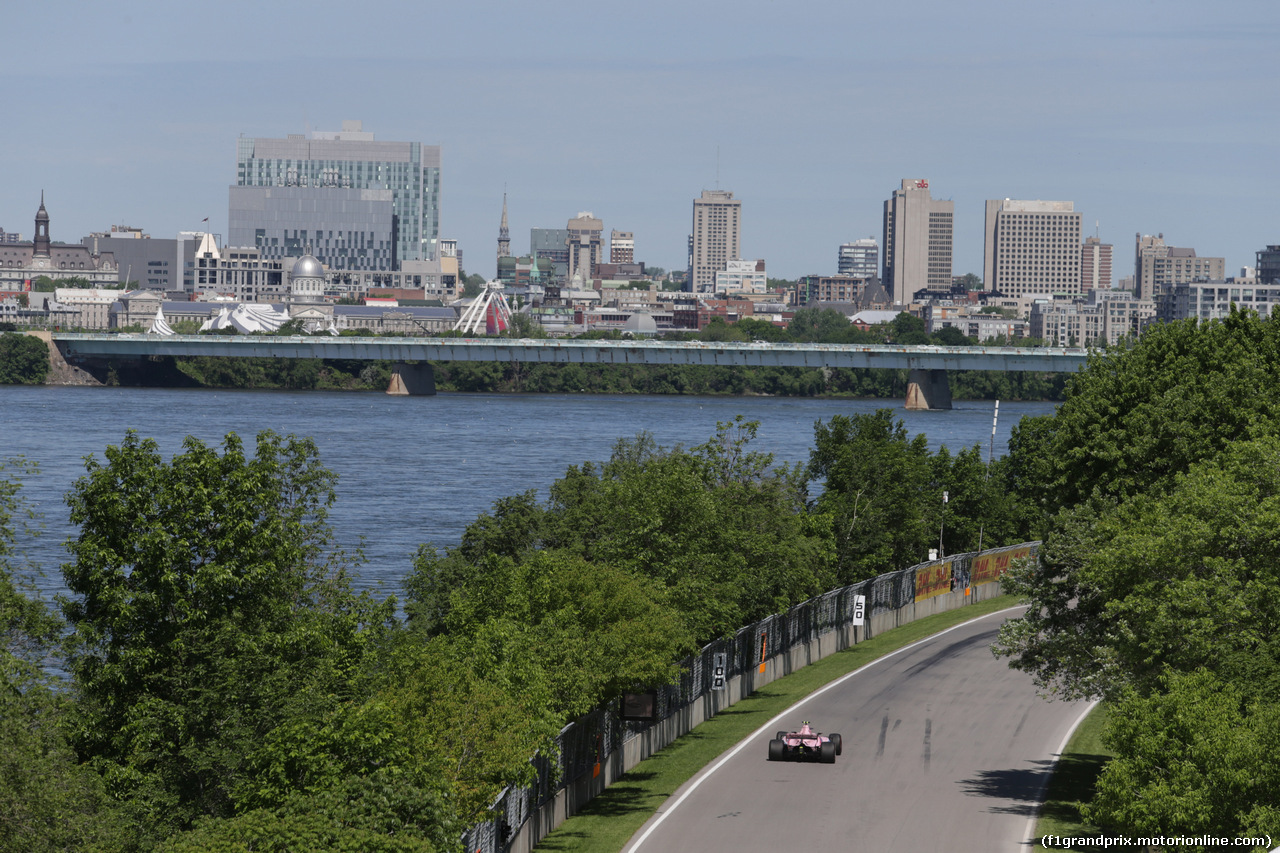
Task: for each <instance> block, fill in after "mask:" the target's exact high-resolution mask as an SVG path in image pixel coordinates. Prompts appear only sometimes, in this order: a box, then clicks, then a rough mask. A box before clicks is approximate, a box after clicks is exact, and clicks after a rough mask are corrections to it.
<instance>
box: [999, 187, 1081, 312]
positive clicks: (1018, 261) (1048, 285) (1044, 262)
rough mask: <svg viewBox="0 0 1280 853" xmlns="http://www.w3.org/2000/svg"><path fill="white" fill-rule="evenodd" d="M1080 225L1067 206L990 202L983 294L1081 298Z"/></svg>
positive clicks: (1059, 203)
mask: <svg viewBox="0 0 1280 853" xmlns="http://www.w3.org/2000/svg"><path fill="white" fill-rule="evenodd" d="M1080 220H1081V215H1080V214H1079V213H1077V212H1076V211H1075V204H1074V203H1073V202H1069V201H1017V200H1014V199H1007V198H1006V199H992V200H989V201H988V202H987V215H986V224H985V233H986V240H985V241H984V246H983V255H982V272H983V279H982V280H983V282H984V283H985V287H986V289H987V290H993V291H996V292H998V293H1000V294H1003V295H1004V296H1011V297H1015V298H1018V297H1022V296H1029V295H1032V294H1078V293H1080Z"/></svg>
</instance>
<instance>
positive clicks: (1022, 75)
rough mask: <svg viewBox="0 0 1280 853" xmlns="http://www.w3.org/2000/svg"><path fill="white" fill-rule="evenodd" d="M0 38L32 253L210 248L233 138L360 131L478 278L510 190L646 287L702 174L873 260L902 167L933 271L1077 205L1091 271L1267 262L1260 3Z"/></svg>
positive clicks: (1268, 22)
mask: <svg viewBox="0 0 1280 853" xmlns="http://www.w3.org/2000/svg"><path fill="white" fill-rule="evenodd" d="M5 30H6V32H8V33H9V34H10V35H11V37H10V38H7V39H6V40H5V46H4V50H3V51H2V52H0V71H2V72H3V73H0V80H3V81H4V86H5V91H6V96H5V98H4V107H3V109H4V112H5V117H6V121H5V126H6V133H5V137H4V142H3V144H2V145H0V151H3V153H4V157H3V162H4V180H3V183H2V185H0V186H2V189H0V227H3V228H5V229H6V230H9V231H20V232H22V233H23V234H24V235H26V238H27V239H30V236H31V231H32V220H33V217H34V214H35V210H36V207H37V206H38V204H39V197H40V192H41V190H44V192H45V196H46V203H47V205H48V209H49V212H50V216H51V218H52V227H51V234H52V236H53V238H54V239H55V240H63V241H67V242H71V241H78V240H79V239H80V238H81V237H82V236H84V235H86V234H88V233H89V232H90V231H99V230H106V229H108V228H109V227H110V226H111V225H112V224H127V225H133V226H136V227H141V228H144V229H146V230H147V231H149V232H150V233H151V234H152V235H154V236H156V237H172V236H173V235H174V234H175V233H176V232H177V231H179V230H190V229H196V228H199V226H200V222H201V220H202V219H204V218H205V217H206V216H207V217H209V222H210V225H211V226H212V229H211V230H213V231H215V232H218V233H221V234H223V235H225V234H226V233H227V187H228V186H229V185H230V184H232V183H233V182H234V180H235V176H234V171H235V140H236V137H237V136H239V135H241V134H243V135H246V136H262V137H283V136H285V135H286V134H288V133H303V132H306V131H309V130H335V129H338V128H339V127H340V126H341V122H342V120H343V119H360V120H362V121H363V122H364V129H365V130H369V131H373V132H374V133H375V134H376V135H377V138H379V139H384V140H396V141H420V142H424V143H428V144H437V145H440V146H442V148H443V155H442V156H443V175H442V180H441V184H442V213H441V231H442V236H445V237H452V238H456V239H457V240H458V241H459V245H460V246H461V248H462V249H463V251H464V261H465V265H466V267H467V269H468V271H469V272H478V273H481V274H483V275H486V276H492V275H493V273H494V260H493V258H494V250H495V247H496V242H495V241H496V238H497V231H498V222H499V218H500V215H501V206H502V193H503V190H504V188H505V189H506V191H507V193H508V197H509V208H510V221H511V233H512V249H513V250H514V251H516V252H520V253H523V252H526V251H528V247H529V228H530V227H534V226H538V227H553V228H563V227H564V224H565V222H566V221H567V220H568V219H569V218H571V217H573V216H574V215H576V214H577V212H578V211H580V210H590V211H593V212H594V213H595V214H596V215H597V216H599V217H601V218H602V219H603V220H604V227H605V230H606V231H608V230H610V229H613V228H617V229H619V230H623V231H633V232H634V233H635V242H636V255H637V258H638V259H640V260H644V261H646V262H647V263H649V264H651V265H658V266H663V267H666V268H668V269H670V268H679V267H683V265H684V259H685V241H686V236H687V234H688V232H689V228H690V218H691V207H692V205H691V202H692V199H693V198H694V197H696V196H697V195H698V194H699V192H700V191H701V190H702V189H711V188H715V187H716V186H717V181H718V185H719V187H720V188H722V189H727V190H732V191H733V192H734V193H735V195H736V196H737V197H738V198H741V199H742V202H743V240H742V246H743V254H744V255H746V256H747V257H749V258H756V257H763V258H765V259H766V260H767V261H768V269H769V272H770V274H771V275H773V276H776V277H786V278H792V277H795V276H799V275H804V274H807V273H831V272H834V271H835V264H836V252H837V247H838V246H839V244H840V243H842V242H846V241H849V240H853V239H857V238H859V237H867V236H874V237H875V238H876V239H877V241H879V240H880V239H881V215H882V206H883V202H884V200H885V199H886V198H887V197H888V196H889V195H890V194H891V192H892V190H893V189H895V188H896V187H897V186H898V185H899V182H900V180H901V179H902V178H907V177H910V178H916V177H920V178H928V179H929V181H930V185H931V189H932V191H933V194H934V197H935V198H951V199H953V200H954V201H955V206H956V218H955V263H954V271H955V273H956V274H957V275H959V274H963V273H966V272H977V273H979V274H981V272H982V218H983V205H984V201H985V200H986V199H988V198H1023V199H1054V200H1070V201H1074V202H1075V205H1076V210H1078V211H1081V212H1082V213H1083V214H1084V221H1085V222H1086V224H1087V228H1086V231H1087V233H1089V234H1092V233H1093V231H1094V222H1095V221H1098V222H1099V223H1100V226H1099V233H1100V235H1101V237H1102V238H1103V241H1104V242H1110V243H1113V244H1114V245H1115V247H1116V251H1115V254H1116V273H1115V274H1116V276H1117V277H1119V276H1121V275H1127V274H1129V273H1131V272H1132V266H1133V261H1132V257H1133V248H1132V247H1133V238H1134V234H1135V233H1136V232H1142V233H1144V234H1155V233H1157V232H1163V233H1164V235H1165V239H1166V241H1167V242H1169V243H1170V244H1171V245H1176V246H1190V247H1192V248H1195V249H1196V250H1197V251H1198V253H1199V254H1201V255H1212V256H1224V257H1225V258H1226V261H1227V270H1228V274H1233V273H1234V272H1236V271H1237V268H1238V267H1240V266H1244V265H1252V264H1253V262H1254V252H1255V251H1256V250H1258V249H1261V248H1263V247H1264V246H1265V245H1267V244H1268V243H1272V244H1275V243H1280V222H1278V221H1277V213H1276V199H1277V197H1278V196H1280V193H1278V192H1277V189H1278V187H1277V183H1278V181H1280V168H1278V167H1277V140H1280V109H1277V107H1280V87H1277V85H1276V84H1277V76H1280V74H1278V72H1277V70H1276V62H1275V48H1276V45H1277V44H1278V43H1280V4H1277V3H1276V2H1274V0H1226V2H1223V3H1219V4H1213V3H1207V2H1204V0H1164V2H1128V0H1121V2H1094V0H1085V2H1077V3H1074V4H1049V3H1042V2H1036V0H1030V1H1029V0H1018V2H1005V0H971V2H968V3H956V2H950V1H949V0H948V2H935V1H934V0H929V2H924V0H898V2H887V3H874V4H871V3H837V2H831V0H826V1H825V2H813V0H791V2H776V0H735V2H721V0H713V1H712V2H704V0H679V1H678V2H676V0H647V2H641V3H637V2H629V3H616V2H603V3H594V4H565V3H529V2H521V3H517V2H493V0H472V2H467V3H450V4H443V3H418V2H390V1H389V0H366V1H365V2H361V3H351V2H333V0H316V2H308V3H293V2H288V3H273V2H269V0H268V2H261V3H259V2H242V1H241V0H230V2H221V3H204V4H188V3H172V2H155V0H137V2H131V3H127V4H121V3H87V2H77V3H71V4H55V5H54V6H50V5H48V4H45V5H44V6H37V4H32V3H21V4H16V5H15V6H14V8H12V9H7V10H6V12H5ZM15 34H21V35H20V36H19V37H12V36H14V35H15Z"/></svg>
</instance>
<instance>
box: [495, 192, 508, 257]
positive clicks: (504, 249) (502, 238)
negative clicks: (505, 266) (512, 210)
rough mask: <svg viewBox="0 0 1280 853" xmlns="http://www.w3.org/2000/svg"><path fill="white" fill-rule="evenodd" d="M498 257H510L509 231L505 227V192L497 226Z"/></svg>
mask: <svg viewBox="0 0 1280 853" xmlns="http://www.w3.org/2000/svg"><path fill="white" fill-rule="evenodd" d="M498 257H499V258H509V257H511V231H510V230H509V229H508V228H507V194H506V193H503V194H502V225H501V226H500V227H499V228H498Z"/></svg>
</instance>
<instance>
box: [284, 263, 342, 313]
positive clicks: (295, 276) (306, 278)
mask: <svg viewBox="0 0 1280 853" xmlns="http://www.w3.org/2000/svg"><path fill="white" fill-rule="evenodd" d="M324 282H325V273H324V265H323V264H321V263H320V261H318V260H316V258H315V256H314V255H312V254H311V252H310V251H309V250H308V251H307V253H306V254H305V255H303V256H302V257H300V258H298V260H297V261H296V262H294V265H293V269H291V270H290V271H289V319H291V320H301V321H302V324H303V326H304V327H305V328H306V329H307V331H310V332H313V331H316V330H318V329H324V328H328V327H329V326H331V325H332V324H333V305H332V304H330V303H328V302H326V301H325V298H324Z"/></svg>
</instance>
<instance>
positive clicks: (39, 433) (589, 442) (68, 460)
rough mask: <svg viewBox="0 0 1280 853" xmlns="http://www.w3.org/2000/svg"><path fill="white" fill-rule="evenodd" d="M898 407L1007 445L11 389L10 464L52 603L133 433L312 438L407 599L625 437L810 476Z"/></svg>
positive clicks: (789, 402) (353, 398)
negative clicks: (835, 448)
mask: <svg viewBox="0 0 1280 853" xmlns="http://www.w3.org/2000/svg"><path fill="white" fill-rule="evenodd" d="M879 408H891V409H893V410H894V414H895V416H896V417H898V418H900V419H901V420H902V421H903V423H904V424H905V426H906V428H907V431H908V432H909V433H910V434H911V435H913V436H914V435H916V434H917V433H924V434H925V435H926V436H927V438H928V441H929V446H930V448H931V449H933V450H937V448H939V447H940V446H943V445H946V446H947V447H948V448H950V449H951V450H953V451H957V450H960V449H962V448H965V447H972V446H973V445H975V444H977V445H980V446H981V447H982V449H983V451H984V452H986V451H987V450H988V448H989V445H991V444H992V435H991V426H992V424H991V422H992V412H993V404H992V403H989V402H976V401H957V402H956V403H955V408H953V409H951V410H950V411H938V412H910V411H907V410H905V409H903V408H902V403H901V401H887V400H840V399H795V398H779V397H674V396H662V397H659V396H652V397H646V396H629V395H588V394H569V395H564V394H560V395H553V394H439V395H437V396H434V397H391V396H387V395H385V394H378V393H325V392H314V391H306V392H287V391H213V390H178V389H137V388H61V387H59V388H52V387H34V388H26V387H14V386H6V387H0V425H2V426H3V435H4V439H5V441H4V445H5V446H4V450H3V452H0V458H5V459H10V458H13V457H17V456H21V457H25V458H26V459H27V460H30V461H33V462H35V463H37V464H38V467H39V472H38V473H37V474H35V475H34V476H23V477H21V478H20V479H21V480H22V482H23V488H22V491H21V494H22V496H23V497H24V498H25V500H26V501H27V504H28V505H29V506H30V507H31V508H32V509H34V510H35V511H36V512H37V513H38V515H39V516H40V521H41V523H42V524H43V530H41V531H40V535H38V536H36V537H35V538H34V539H27V538H25V537H24V539H23V541H21V542H19V543H18V544H19V549H18V550H19V553H18V559H17V561H15V562H17V563H20V564H23V565H26V566H28V567H29V568H30V570H31V571H33V572H34V573H36V574H37V575H39V576H38V578H37V580H36V583H37V586H38V588H39V589H40V590H41V592H42V594H44V595H45V596H51V595H53V594H55V593H57V592H61V591H63V589H64V588H63V586H62V582H61V572H60V569H59V566H60V564H61V563H62V562H63V561H64V560H65V559H66V557H67V554H66V550H65V548H64V547H63V544H64V543H65V542H66V540H67V539H68V538H69V537H71V536H73V535H74V533H75V531H74V530H73V528H72V526H71V524H70V522H69V520H68V518H67V508H66V505H65V503H64V502H63V498H64V496H65V495H66V494H67V492H69V491H70V490H71V488H72V485H73V484H74V482H75V480H76V478H77V477H79V476H81V475H82V474H83V473H84V459H85V457H89V456H92V457H95V458H97V459H99V460H101V459H102V458H103V457H102V452H103V450H104V449H105V448H106V447H107V446H108V445H111V444H119V443H120V442H121V441H122V440H123V438H124V437H125V433H126V431H127V430H130V429H133V430H136V431H137V432H138V433H139V435H140V436H142V437H144V438H153V439H155V441H156V443H157V444H158V445H159V447H160V450H161V452H162V453H163V454H164V455H165V456H166V457H168V456H171V455H172V454H173V453H176V452H178V451H180V450H181V446H182V440H183V438H184V437H186V436H188V435H192V436H195V437H196V438H199V439H201V440H202V441H204V442H205V443H206V444H211V445H215V446H216V445H220V443H221V440H222V438H223V437H224V436H225V435H226V434H227V433H229V432H235V433H237V434H239V435H240V436H241V437H242V438H244V439H245V445H246V450H248V451H252V447H253V436H255V435H256V434H257V433H258V432H260V431H262V430H267V429H270V430H274V431H276V432H278V433H281V434H286V435H287V434H290V433H293V434H296V435H302V436H310V437H311V438H313V439H314V440H315V442H316V444H317V445H318V447H319V449H320V458H321V461H322V462H323V463H324V464H325V465H326V466H327V467H329V468H330V469H332V470H333V471H335V472H336V473H337V474H338V487H337V491H338V499H337V503H336V504H335V506H334V508H333V511H332V515H331V521H332V523H333V527H334V530H335V533H336V535H337V538H338V541H339V543H340V544H341V545H342V546H343V547H344V548H347V549H352V548H355V547H361V548H362V549H363V552H364V554H365V557H366V562H365V563H364V564H363V565H362V566H361V567H360V569H359V570H358V571H357V572H356V575H355V580H356V585H357V586H358V587H360V588H370V589H379V590H381V591H384V592H389V593H396V592H398V590H399V585H400V581H401V579H402V578H403V577H404V576H405V574H406V573H407V572H408V571H409V569H410V567H411V561H412V557H413V554H414V552H415V551H416V550H417V548H418V546H419V545H420V544H423V543H431V544H434V545H436V546H437V547H440V548H444V547H447V546H451V545H455V544H457V542H458V541H459V539H460V537H461V535H462V531H463V529H464V528H465V526H466V525H467V524H468V523H470V522H471V521H473V520H475V518H476V516H478V515H479V514H480V513H482V512H485V511H487V510H488V509H489V508H490V507H491V506H492V505H493V502H494V501H495V500H497V499H498V498H501V497H504V496H506V495H511V494H515V493H518V492H523V491H526V490H528V489H536V490H537V491H538V493H539V495H540V496H541V497H544V498H545V497H546V495H547V490H548V488H549V487H550V485H551V483H552V482H553V481H555V480H556V479H558V478H559V477H561V476H563V474H564V472H565V469H566V468H567V467H568V466H570V465H575V464H579V463H582V462H585V461H601V460H604V459H607V458H608V457H609V453H610V450H611V448H612V446H613V444H614V442H615V441H616V440H618V439H619V438H632V437H634V436H635V435H636V434H637V433H638V432H640V431H642V430H643V431H648V432H650V433H652V434H653V436H654V438H655V439H656V441H657V442H658V443H659V444H661V445H663V446H672V445H675V444H684V445H686V446H692V445H697V444H702V443H704V442H705V441H706V440H707V439H708V438H710V437H711V436H712V435H714V433H715V429H716V424H717V422H721V421H730V420H732V419H733V418H734V417H735V416H737V415H743V416H744V417H746V418H747V419H748V420H754V421H758V422H759V424H760V426H759V431H758V433H757V439H756V441H755V442H754V443H753V448H754V449H756V450H760V451H765V452H770V453H773V454H774V457H775V460H776V461H777V462H800V463H803V462H805V461H807V459H808V455H809V450H810V448H811V446H812V444H813V428H814V423H815V421H819V420H821V421H826V420H828V419H830V418H831V417H832V416H833V415H837V414H843V415H852V414H856V413H864V412H873V411H875V410H876V409H879ZM1053 409H1054V404H1053V403H1002V404H1001V406H1000V419H999V424H998V428H997V432H996V435H995V440H994V453H995V455H997V456H1000V455H1002V454H1003V453H1004V452H1005V449H1006V445H1007V442H1008V438H1009V433H1010V430H1011V428H1012V426H1013V425H1014V424H1015V423H1016V422H1017V421H1018V420H1019V419H1020V418H1021V417H1023V416H1024V415H1041V414H1049V413H1052V411H1053Z"/></svg>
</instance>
